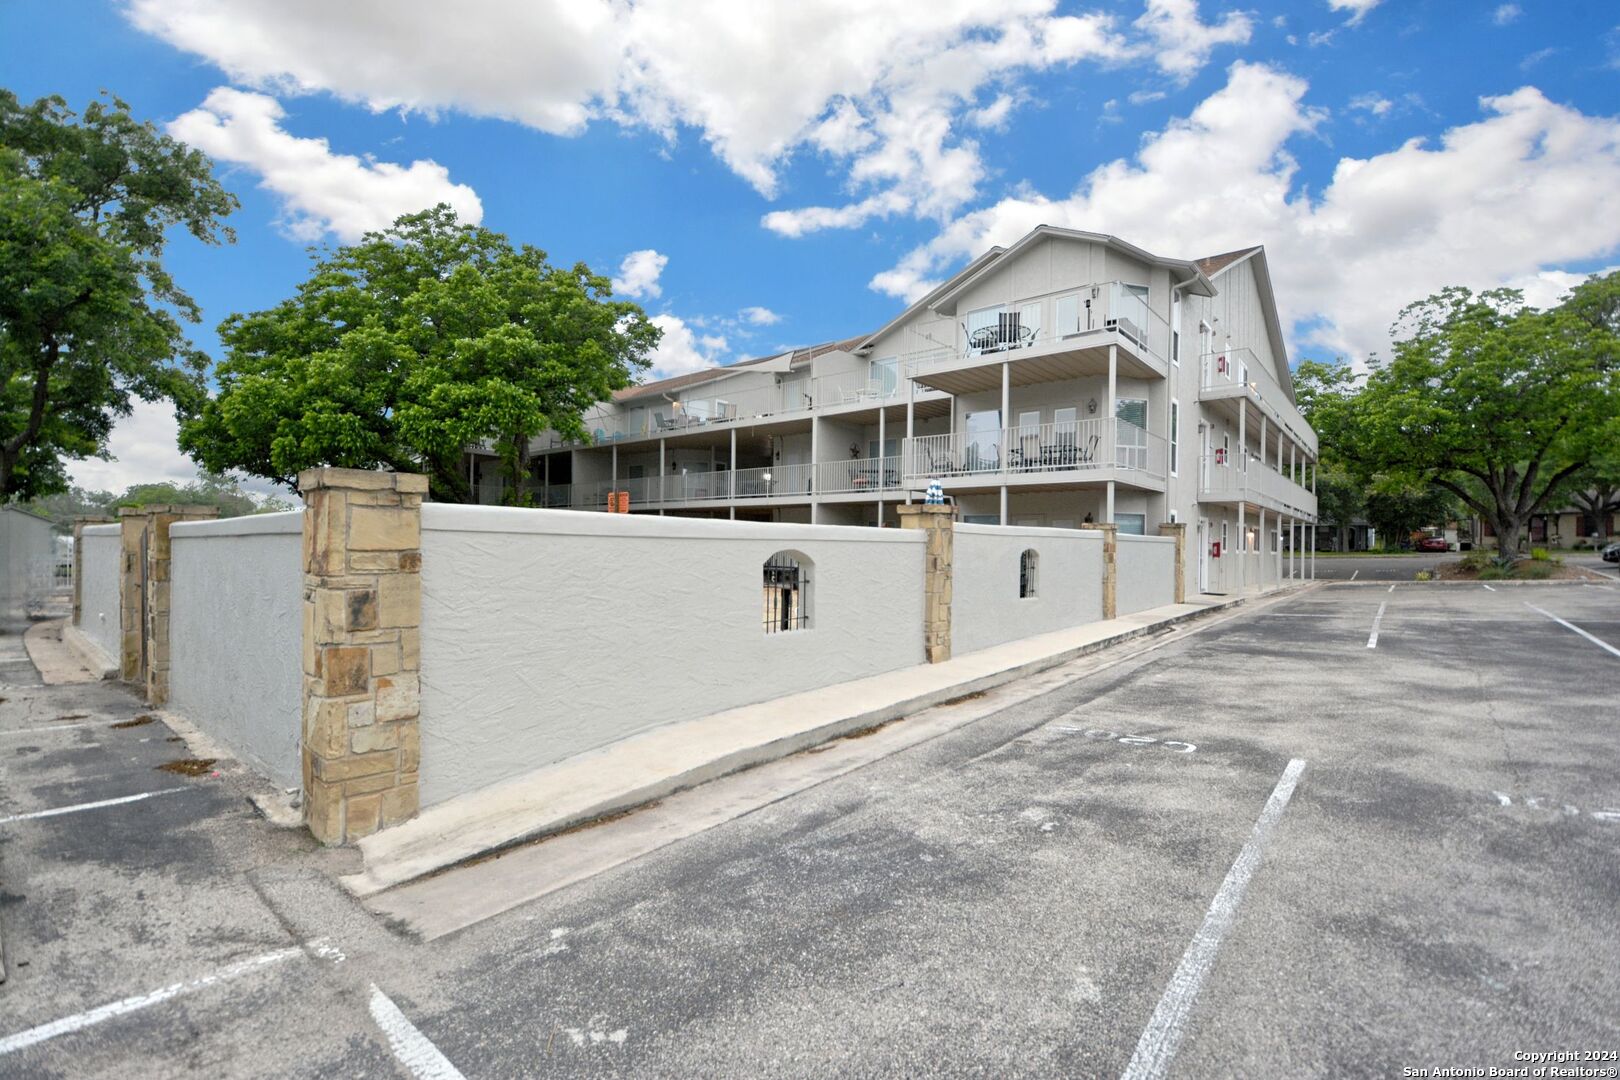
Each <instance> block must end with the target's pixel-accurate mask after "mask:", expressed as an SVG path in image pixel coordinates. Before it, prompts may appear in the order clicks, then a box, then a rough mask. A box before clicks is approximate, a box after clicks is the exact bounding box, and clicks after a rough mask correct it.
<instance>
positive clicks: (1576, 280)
mask: <svg viewBox="0 0 1620 1080" xmlns="http://www.w3.org/2000/svg"><path fill="white" fill-rule="evenodd" d="M1616 270H1620V266H1605V267H1604V268H1603V269H1601V270H1597V271H1594V272H1595V273H1597V274H1599V275H1608V274H1612V273H1614V272H1615V271H1616ZM1589 276H1590V275H1589V274H1572V273H1570V272H1568V271H1567V270H1542V271H1540V272H1539V273H1534V274H1520V275H1518V276H1517V277H1511V278H1508V279H1507V280H1506V281H1504V282H1502V284H1503V285H1506V286H1507V287H1508V288H1511V289H1518V290H1520V291H1521V292H1523V293H1524V302H1525V303H1526V304H1528V305H1529V306H1530V307H1535V308H1549V307H1556V306H1557V305H1558V304H1559V303H1561V302H1562V301H1563V299H1564V297H1566V296H1568V295H1569V292H1570V290H1571V289H1573V288H1575V286H1577V285H1579V284H1580V283H1581V282H1583V281H1585V280H1586V279H1587V278H1588V277H1589Z"/></svg>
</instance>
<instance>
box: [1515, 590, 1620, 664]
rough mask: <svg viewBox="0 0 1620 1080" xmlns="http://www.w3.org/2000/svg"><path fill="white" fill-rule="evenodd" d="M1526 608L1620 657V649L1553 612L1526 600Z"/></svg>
mask: <svg viewBox="0 0 1620 1080" xmlns="http://www.w3.org/2000/svg"><path fill="white" fill-rule="evenodd" d="M1524 606H1525V607H1527V608H1529V609H1530V610H1531V611H1534V612H1536V613H1537V614H1538V615H1545V616H1547V618H1549V619H1551V620H1552V621H1553V622H1555V623H1557V624H1558V625H1559V626H1562V627H1563V628H1564V629H1566V630H1573V631H1575V632H1576V633H1577V634H1579V635H1581V637H1583V638H1585V639H1586V640H1587V641H1590V642H1591V643H1592V644H1594V645H1596V646H1597V647H1598V648H1600V649H1607V650H1608V651H1609V652H1611V653H1613V654H1614V655H1616V656H1620V649H1617V648H1615V647H1614V646H1613V645H1610V644H1609V643H1608V642H1607V641H1604V640H1603V639H1602V638H1597V637H1593V636H1592V635H1591V634H1588V633H1587V632H1586V631H1585V630H1582V629H1581V628H1580V627H1578V626H1576V625H1575V624H1574V623H1572V622H1565V621H1564V620H1563V619H1560V618H1559V617H1558V616H1556V615H1554V614H1553V613H1552V612H1550V611H1543V610H1541V608H1538V607H1536V605H1534V604H1532V603H1531V602H1530V601H1528V600H1526V601H1525V602H1524Z"/></svg>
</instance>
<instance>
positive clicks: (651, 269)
mask: <svg viewBox="0 0 1620 1080" xmlns="http://www.w3.org/2000/svg"><path fill="white" fill-rule="evenodd" d="M668 263H669V256H668V255H660V254H659V253H658V252H656V251H654V250H653V249H652V248H645V249H643V250H641V251H632V252H631V253H630V254H628V255H626V256H625V257H624V261H623V262H621V263H620V264H619V273H618V274H617V276H615V277H614V279H613V291H614V292H616V293H620V294H622V295H624V296H660V295H662V294H663V291H664V290H663V289H662V288H660V287H659V285H658V278H659V276H660V275H661V274H663V272H664V267H665V266H666V265H668Z"/></svg>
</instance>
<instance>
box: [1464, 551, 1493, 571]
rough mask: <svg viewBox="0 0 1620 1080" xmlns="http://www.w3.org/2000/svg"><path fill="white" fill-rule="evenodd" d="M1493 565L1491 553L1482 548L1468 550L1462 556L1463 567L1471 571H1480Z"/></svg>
mask: <svg viewBox="0 0 1620 1080" xmlns="http://www.w3.org/2000/svg"><path fill="white" fill-rule="evenodd" d="M1489 565H1491V553H1490V552H1488V551H1485V550H1483V549H1481V548H1475V549H1474V550H1473V551H1469V552H1466V553H1465V554H1464V555H1463V557H1462V568H1463V569H1464V570H1467V571H1469V572H1470V573H1475V574H1477V573H1479V572H1480V571H1481V570H1483V569H1485V568H1486V567H1487V566H1489Z"/></svg>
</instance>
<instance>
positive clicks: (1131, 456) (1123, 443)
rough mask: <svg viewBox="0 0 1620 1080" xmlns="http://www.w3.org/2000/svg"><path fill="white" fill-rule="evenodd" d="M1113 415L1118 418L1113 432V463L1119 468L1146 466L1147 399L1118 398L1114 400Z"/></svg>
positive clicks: (1140, 467) (1142, 467) (1141, 467)
mask: <svg viewBox="0 0 1620 1080" xmlns="http://www.w3.org/2000/svg"><path fill="white" fill-rule="evenodd" d="M1114 415H1115V416H1116V417H1118V418H1119V420H1120V423H1118V424H1116V425H1115V428H1116V430H1115V433H1114V444H1115V450H1116V452H1115V455H1114V461H1115V463H1116V464H1117V465H1118V466H1119V468H1121V469H1145V468H1147V466H1148V460H1147V457H1148V438H1147V422H1148V403H1147V399H1146V398H1120V399H1119V400H1118V401H1116V402H1114Z"/></svg>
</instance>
